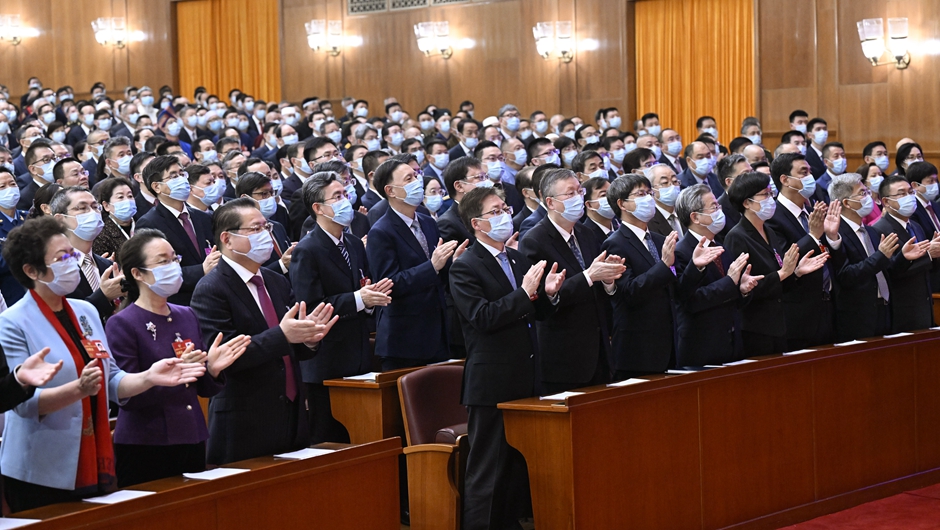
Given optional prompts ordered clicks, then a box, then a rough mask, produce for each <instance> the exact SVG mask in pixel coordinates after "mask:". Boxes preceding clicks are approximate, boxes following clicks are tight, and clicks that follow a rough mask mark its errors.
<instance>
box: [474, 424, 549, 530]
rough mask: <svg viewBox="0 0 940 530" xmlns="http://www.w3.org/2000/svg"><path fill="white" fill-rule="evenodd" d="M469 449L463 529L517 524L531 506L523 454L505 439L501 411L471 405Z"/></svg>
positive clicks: (499, 529)
mask: <svg viewBox="0 0 940 530" xmlns="http://www.w3.org/2000/svg"><path fill="white" fill-rule="evenodd" d="M467 408H468V409H469V413H470V414H469V421H468V423H467V433H468V434H469V437H470V453H469V454H468V455H467V475H466V478H465V481H464V496H463V526H462V528H463V529H464V530H505V529H510V528H519V519H520V518H522V517H526V516H527V515H528V512H529V511H530V510H531V502H532V501H531V497H530V495H529V474H528V469H527V468H526V462H525V458H523V456H522V454H521V453H519V451H517V450H516V449H515V448H513V447H511V446H510V445H509V444H508V443H507V442H506V430H505V428H504V427H503V413H502V411H501V410H499V409H497V408H496V407H482V406H470V407H467Z"/></svg>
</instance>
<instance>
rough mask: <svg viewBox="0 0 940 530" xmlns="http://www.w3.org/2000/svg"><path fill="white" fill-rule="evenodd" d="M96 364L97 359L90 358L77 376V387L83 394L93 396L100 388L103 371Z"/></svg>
mask: <svg viewBox="0 0 940 530" xmlns="http://www.w3.org/2000/svg"><path fill="white" fill-rule="evenodd" d="M98 364H99V363H98V359H92V360H91V362H90V363H88V364H86V365H85V367H84V368H82V373H81V375H79V376H78V389H79V390H80V391H81V393H82V395H83V396H94V395H97V394H98V391H99V390H101V382H102V381H103V380H104V372H102V371H101V367H100V366H99V365H98Z"/></svg>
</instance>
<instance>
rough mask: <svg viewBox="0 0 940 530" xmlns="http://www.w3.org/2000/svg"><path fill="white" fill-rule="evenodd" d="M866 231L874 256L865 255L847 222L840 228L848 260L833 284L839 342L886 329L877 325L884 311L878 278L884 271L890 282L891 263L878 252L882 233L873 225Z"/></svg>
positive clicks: (842, 264)
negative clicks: (889, 270)
mask: <svg viewBox="0 0 940 530" xmlns="http://www.w3.org/2000/svg"><path fill="white" fill-rule="evenodd" d="M862 228H863V229H864V230H866V231H867V233H868V237H869V238H870V239H871V244H872V248H873V249H874V250H875V252H874V253H872V255H871V256H869V255H868V253H867V252H865V247H864V246H862V242H861V241H859V240H858V236H857V235H856V234H855V233H854V232H853V231H852V229H851V228H850V227H849V225H848V224H847V223H846V222H845V219H843V220H842V224H840V225H839V235H840V236H842V247H843V249H844V251H843V255H844V256H845V259H844V260H842V263H841V265H840V267H839V268H838V270H837V271H836V274H835V276H833V282H832V289H833V295H834V296H833V304H834V305H835V326H836V327H835V330H836V339H835V340H836V341H837V342H844V341H849V340H855V339H861V338H864V337H871V336H872V335H873V333H874V330H876V329H881V327H883V326H882V325H881V323H879V322H877V321H878V311H879V309H884V301H883V300H881V299H879V298H878V281H877V279H876V278H875V275H876V274H877V273H878V272H883V273H884V275H885V279H886V280H887V276H888V273H887V271H886V269H887V268H888V266H889V265H890V264H891V260H889V259H888V257H887V256H885V255H884V254H882V253H881V251H880V250H878V243H879V241H880V240H881V236H880V235H879V233H878V232H877V231H876V230H875V229H874V228H872V227H869V226H865V227H862ZM905 241H906V240H905ZM897 252H901V249H900V248H898V250H897ZM889 289H890V287H889ZM889 292H890V291H889ZM889 298H890V296H889ZM879 304H880V305H881V307H880V308H879V307H878V306H879Z"/></svg>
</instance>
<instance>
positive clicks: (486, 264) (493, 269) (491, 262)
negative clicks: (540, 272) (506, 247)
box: [470, 245, 519, 292]
mask: <svg viewBox="0 0 940 530" xmlns="http://www.w3.org/2000/svg"><path fill="white" fill-rule="evenodd" d="M470 251H471V252H473V253H474V255H476V257H477V259H479V260H480V262H481V263H482V264H483V268H485V269H486V270H488V271H489V273H490V274H491V275H492V276H493V277H494V278H496V282H497V283H499V285H500V286H502V287H503V289H505V290H506V292H512V290H513V289H512V284H511V283H509V278H508V277H507V276H506V273H505V272H503V268H502V267H500V265H499V263H497V261H496V259H497V258H495V257H494V256H493V255H492V254H490V251H489V250H487V249H485V248H483V245H473V246H472V247H470ZM508 256H509V255H508V251H507V257H508ZM511 261H513V260H511ZM510 269H512V264H511V262H510ZM513 275H515V271H513ZM516 285H519V281H518V280H516Z"/></svg>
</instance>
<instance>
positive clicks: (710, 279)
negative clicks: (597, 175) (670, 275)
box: [675, 184, 763, 367]
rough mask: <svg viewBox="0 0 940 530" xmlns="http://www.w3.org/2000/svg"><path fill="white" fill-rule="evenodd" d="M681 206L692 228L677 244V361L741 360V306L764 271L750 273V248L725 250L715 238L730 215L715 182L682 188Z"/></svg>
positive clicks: (680, 363) (681, 215) (682, 218)
mask: <svg viewBox="0 0 940 530" xmlns="http://www.w3.org/2000/svg"><path fill="white" fill-rule="evenodd" d="M676 211H677V212H678V213H679V220H680V221H681V222H682V223H683V225H684V226H686V227H687V228H688V232H686V234H685V236H684V237H683V238H682V239H680V240H679V242H678V243H677V244H676V263H675V266H676V274H677V275H678V277H679V280H678V283H677V285H676V308H677V317H678V318H677V322H676V334H677V336H678V347H677V349H676V366H678V367H689V366H705V365H707V364H724V363H726V362H730V361H736V360H739V359H741V358H742V357H743V355H742V353H743V347H742V345H741V331H740V330H741V322H740V318H739V317H738V306H739V305H740V303H741V302H742V300H743V299H742V295H744V296H747V295H748V294H750V291H751V290H752V289H754V288H755V287H756V286H757V282H758V281H759V280H761V279H762V278H763V277H762V276H758V277H752V276H751V275H750V274H749V271H748V270H747V269H746V267H747V259H748V256H747V255H746V254H743V253H742V254H741V255H738V256H731V255H728V254H724V253H723V249H722V248H721V247H720V246H718V244H717V243H716V242H715V236H716V234H718V233H719V232H720V231H721V229H722V228H723V225H724V224H725V217H724V213H723V210H722V209H721V206H720V205H719V204H718V201H717V200H715V195H714V194H713V193H712V192H711V188H709V187H708V186H705V185H703V184H696V185H695V186H692V187H689V188H686V189H684V190H682V193H680V194H679V200H678V202H677V203H676ZM709 251H712V252H711V253H709ZM726 271H727V272H726Z"/></svg>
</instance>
